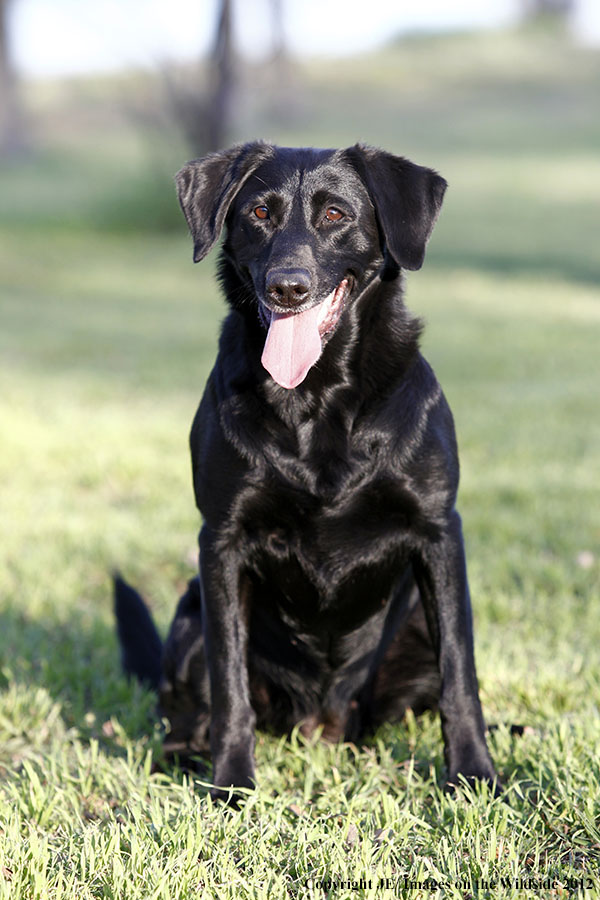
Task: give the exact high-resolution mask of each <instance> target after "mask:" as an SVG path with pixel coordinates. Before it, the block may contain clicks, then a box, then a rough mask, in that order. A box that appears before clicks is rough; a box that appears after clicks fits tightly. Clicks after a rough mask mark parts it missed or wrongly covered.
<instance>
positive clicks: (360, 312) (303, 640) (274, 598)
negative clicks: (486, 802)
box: [117, 143, 496, 802]
mask: <svg viewBox="0 0 600 900" xmlns="http://www.w3.org/2000/svg"><path fill="white" fill-rule="evenodd" d="M177 184H178V187H179V193H180V200H181V204H182V207H183V210H184V212H185V215H186V218H187V221H188V224H189V226H190V230H191V233H192V237H193V240H194V259H195V260H200V259H202V258H203V257H204V256H205V255H206V253H207V252H208V251H209V250H210V248H211V247H212V246H213V245H214V243H215V242H216V240H217V239H218V237H219V234H220V231H221V228H222V226H223V225H224V224H225V225H226V235H225V241H224V244H223V250H222V253H221V259H220V269H219V272H220V280H221V283H222V286H223V290H224V293H225V296H226V299H227V301H228V302H229V305H230V307H231V311H230V313H229V315H228V317H227V318H226V320H225V322H224V325H223V330H222V335H221V341H220V349H219V355H218V357H217V361H216V364H215V367H214V369H213V371H212V374H211V376H210V378H209V381H208V384H207V386H206V390H205V393H204V396H203V398H202V402H201V404H200V407H199V410H198V413H197V415H196V418H195V420H194V424H193V427H192V433H191V451H192V462H193V477H194V488H195V494H196V501H197V505H198V508H199V510H200V511H201V513H202V516H203V521H204V524H203V527H202V530H201V532H200V538H199V543H200V578H199V580H198V579H195V580H194V581H192V582H191V583H190V586H189V589H188V592H187V593H186V595H185V596H184V597H183V598H182V600H181V601H180V605H179V608H178V610H177V614H176V616H175V620H174V623H173V626H172V628H171V632H170V635H169V638H168V640H167V643H166V646H165V651H164V657H163V679H162V683H161V690H160V705H161V710H162V712H163V714H164V715H166V716H168V717H169V718H170V720H171V725H172V731H171V734H170V735H169V737H168V745H169V747H168V749H170V750H172V751H173V752H178V753H179V754H180V755H182V756H184V757H186V756H188V755H191V754H193V753H196V752H206V751H207V750H208V749H209V746H210V752H211V754H212V759H213V779H214V783H215V785H216V786H217V788H216V789H215V795H216V796H226V795H227V791H226V790H221V791H219V790H218V788H219V787H220V788H222V789H223V788H227V787H229V786H234V787H249V786H251V785H252V784H253V783H254V779H255V775H254V752H253V751H254V729H255V726H258V727H260V728H269V729H273V730H276V731H278V732H283V733H285V732H288V731H289V730H291V729H292V728H293V727H294V726H295V725H297V724H300V725H301V728H302V729H303V730H304V731H305V733H311V732H312V731H313V730H314V729H315V728H316V727H319V726H320V727H322V729H323V737H325V738H328V739H331V740H337V739H343V738H345V739H352V740H357V739H358V738H360V737H361V736H362V735H363V734H365V733H366V732H368V731H371V730H373V729H374V728H376V727H377V726H378V725H379V724H381V723H382V722H384V721H389V720H392V721H397V720H399V719H400V718H401V717H402V716H403V715H404V713H405V711H406V709H407V708H409V707H410V708H411V709H413V710H414V711H415V712H420V711H421V710H423V709H426V708H431V707H434V706H436V705H437V706H439V709H440V714H441V722H442V732H443V737H444V747H445V759H446V764H447V770H448V772H447V775H448V780H449V781H450V782H451V783H456V780H457V777H458V775H459V774H462V775H464V776H465V777H467V778H483V779H486V780H488V781H490V782H493V781H494V780H495V778H496V776H495V772H494V768H493V765H492V762H491V759H490V757H489V754H488V750H487V747H486V742H485V736H484V723H483V717H482V713H481V708H480V704H479V698H478V689H477V680H476V674H475V664H474V658H473V636H472V627H471V607H470V600H469V592H468V585H467V577H466V569H465V558H464V550H463V540H462V534H461V523H460V518H459V516H458V513H457V512H456V509H455V499H456V491H457V487H458V472H459V470H458V457H457V449H456V440H455V434H454V425H453V420H452V415H451V412H450V409H449V408H448V405H447V403H446V400H445V398H444V395H443V393H442V391H441V388H440V386H439V384H438V382H437V381H436V378H435V375H434V373H433V372H432V370H431V368H430V367H429V365H428V364H427V362H426V361H425V360H424V359H423V357H422V356H421V354H420V352H419V347H418V339H419V334H420V331H421V326H420V323H419V322H418V320H416V319H414V318H413V317H412V316H411V315H410V313H409V312H408V311H407V309H406V307H405V306H404V303H403V298H402V274H401V268H412V269H416V268H419V267H420V266H421V264H422V261H423V256H424V253H425V245H426V243H427V240H428V238H429V236H430V234H431V231H432V228H433V225H434V223H435V220H436V218H437V215H438V213H439V210H440V206H441V203H442V198H443V195H444V191H445V188H446V183H445V181H444V180H443V179H442V178H441V177H440V176H439V175H437V174H436V173H435V172H433V171H432V170H430V169H426V168H423V167H421V166H416V165H414V164H413V163H411V162H409V161H408V160H405V159H401V158H399V157H395V156H392V155H391V154H389V153H385V152H383V151H380V150H375V149H373V148H370V147H364V146H361V145H356V146H355V147H352V148H349V149H347V150H313V149H289V148H277V147H274V146H271V145H267V144H263V143H253V144H247V145H244V146H240V147H236V148H233V149H231V150H228V151H226V152H223V153H218V154H213V155H211V156H209V157H207V158H205V159H202V160H196V161H194V162H192V163H189V164H188V165H187V166H185V167H184V168H183V169H182V171H181V172H180V173H179V175H178V176H177ZM263 208H264V210H266V211H267V213H268V215H267V216H266V217H265V218H263V211H261V212H260V217H259V214H258V213H257V212H256V210H257V209H259V210H263ZM331 209H333V210H334V212H335V215H334V216H333V218H334V219H336V221H331V220H330V219H331V218H332V214H331V213H330V210H331ZM338 212H340V213H341V217H340V218H339V219H338V216H337V213H338ZM344 281H346V282H347V284H348V292H349V293H348V295H347V296H346V297H345V307H344V310H343V312H342V314H341V316H340V317H339V320H338V321H337V324H336V325H335V327H334V328H333V329H332V331H331V332H330V333H327V334H325V335H324V337H323V343H324V347H323V352H322V355H321V357H320V359H319V360H318V362H317V363H316V364H314V365H313V366H312V368H310V370H309V371H308V374H307V375H306V378H305V379H304V381H302V383H301V384H299V385H298V386H297V387H295V388H294V389H291V390H288V389H286V388H284V387H281V386H280V385H279V384H277V383H276V382H275V381H274V380H273V379H272V378H271V377H270V376H269V374H268V373H267V371H266V370H265V369H264V368H263V366H262V364H261V354H262V351H263V346H264V343H265V335H266V326H265V322H266V321H268V320H269V318H270V315H271V311H273V310H275V311H281V312H282V311H291V312H294V313H295V312H297V311H298V310H299V309H301V310H302V309H307V308H309V307H310V306H312V305H314V304H316V303H317V302H319V301H321V300H322V299H323V298H324V297H326V296H327V295H330V294H331V292H332V291H334V290H335V289H336V286H338V285H340V284H341V283H343V282H344ZM273 285H275V287H273ZM120 590H122V588H119V590H118V592H117V593H119V591H120ZM121 632H122V635H123V634H129V635H131V633H132V632H131V629H126V630H124V629H123V628H122V629H121ZM134 655H135V654H134V653H132V651H127V653H126V657H125V658H126V660H127V659H129V660H131V659H132V658H133V656H134ZM129 668H130V669H131V663H129ZM234 802H235V801H234Z"/></svg>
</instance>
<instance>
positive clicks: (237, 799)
mask: <svg viewBox="0 0 600 900" xmlns="http://www.w3.org/2000/svg"><path fill="white" fill-rule="evenodd" d="M213 782H214V787H212V788H211V791H210V796H211V799H212V800H213V801H215V800H216V801H218V802H219V803H225V804H226V805H227V806H229V807H230V808H231V809H239V808H240V805H241V803H243V801H244V800H247V799H248V795H249V794H250V793H251V792H252V791H253V790H254V788H255V787H256V782H255V778H254V770H253V769H247V770H245V771H240V770H239V769H237V770H229V771H224V770H223V768H217V769H216V770H215V772H214V774H213Z"/></svg>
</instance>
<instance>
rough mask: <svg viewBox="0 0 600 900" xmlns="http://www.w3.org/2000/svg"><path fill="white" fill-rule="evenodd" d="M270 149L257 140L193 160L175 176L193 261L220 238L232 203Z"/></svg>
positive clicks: (196, 260) (198, 259) (200, 256)
mask: <svg viewBox="0 0 600 900" xmlns="http://www.w3.org/2000/svg"><path fill="white" fill-rule="evenodd" d="M272 152H273V150H272V147H270V146H269V144H263V143H261V142H260V141H256V142H253V143H250V144H238V145H237V146H235V147H231V148H230V149H229V150H221V151H219V152H218V153H211V154H209V155H208V156H205V157H203V158H202V159H193V160H192V161H191V162H189V163H187V165H185V166H184V167H183V168H182V169H180V171H179V172H178V173H177V175H176V176H175V183H176V185H177V192H178V194H179V203H180V204H181V208H182V210H183V212H184V215H185V217H186V219H187V223H188V225H189V229H190V232H191V235H192V238H193V241H194V262H200V260H201V259H204V257H205V256H206V254H207V253H208V251H209V250H211V249H212V248H213V247H214V245H215V244H216V242H217V241H218V239H219V235H220V234H221V230H222V228H223V223H224V222H225V217H226V215H227V210H228V209H229V206H230V204H231V201H232V200H233V198H234V197H235V195H236V194H237V192H238V191H239V189H240V188H241V186H242V185H243V183H244V182H245V181H246V179H247V178H248V177H249V176H250V175H251V174H252V172H253V171H254V170H255V169H256V167H257V166H258V165H259V164H260V163H261V162H262V161H263V160H265V159H267V158H268V157H269V156H271V154H272Z"/></svg>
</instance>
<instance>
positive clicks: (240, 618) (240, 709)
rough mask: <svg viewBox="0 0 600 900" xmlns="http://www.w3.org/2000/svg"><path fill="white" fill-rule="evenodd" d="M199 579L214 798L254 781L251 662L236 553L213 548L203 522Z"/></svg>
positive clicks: (235, 797) (233, 799)
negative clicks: (207, 677) (208, 693)
mask: <svg viewBox="0 0 600 900" xmlns="http://www.w3.org/2000/svg"><path fill="white" fill-rule="evenodd" d="M200 581H201V584H202V612H203V629H204V640H205V645H206V655H207V660H208V672H209V679H210V695H211V720H210V749H211V756H212V761H213V783H214V785H215V787H214V789H213V791H212V792H211V793H212V796H213V798H215V799H221V800H225V799H228V798H230V802H231V804H232V805H233V806H237V804H238V801H239V795H236V794H235V793H234V794H232V795H231V796H230V790H229V789H230V788H231V787H232V786H233V787H234V788H236V787H248V788H249V787H253V786H254V723H255V715H254V711H253V709H252V707H251V705H250V692H249V688H248V666H247V643H248V623H247V612H248V609H247V597H244V595H243V583H242V576H241V573H240V567H239V563H238V562H237V560H236V558H235V554H234V553H233V552H229V553H227V552H224V551H223V550H222V549H219V551H218V552H217V549H216V547H215V541H214V538H213V536H212V535H211V533H210V532H209V530H208V529H207V528H206V527H205V528H203V529H202V531H201V533H200Z"/></svg>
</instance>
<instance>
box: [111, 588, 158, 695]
mask: <svg viewBox="0 0 600 900" xmlns="http://www.w3.org/2000/svg"><path fill="white" fill-rule="evenodd" d="M113 585H114V600H115V617H116V619H117V633H118V635H119V643H120V645H121V664H122V666H123V669H124V671H125V672H126V674H127V675H130V676H132V677H134V678H137V679H138V681H141V682H142V683H143V684H145V685H146V686H147V687H150V688H153V689H154V690H155V691H158V687H159V684H160V680H161V673H162V666H161V657H162V641H161V639H160V636H159V634H158V631H157V630H156V626H155V624H154V622H153V621H152V616H151V615H150V611H149V610H148V607H147V606H146V604H145V603H144V601H143V599H142V598H141V597H140V595H139V594H138V592H137V591H135V590H134V589H133V588H132V587H131V586H130V585H129V584H127V582H126V581H125V580H124V579H123V578H122V577H121V575H120V574H119V573H118V572H117V573H115V574H114V575H113Z"/></svg>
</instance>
